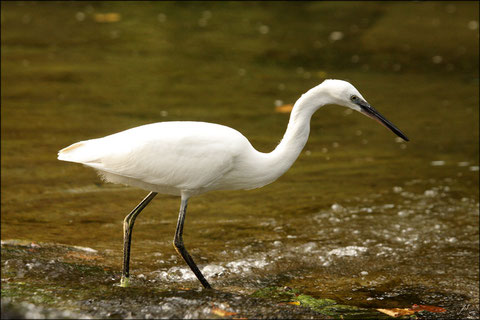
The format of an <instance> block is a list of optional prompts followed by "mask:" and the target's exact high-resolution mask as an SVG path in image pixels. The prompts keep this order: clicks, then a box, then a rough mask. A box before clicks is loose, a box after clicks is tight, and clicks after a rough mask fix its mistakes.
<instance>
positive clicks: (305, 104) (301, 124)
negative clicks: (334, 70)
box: [262, 85, 328, 181]
mask: <svg viewBox="0 0 480 320" xmlns="http://www.w3.org/2000/svg"><path fill="white" fill-rule="evenodd" d="M322 93H323V89H322V85H319V86H317V87H315V88H313V89H310V90H309V91H308V92H306V93H305V94H303V95H302V96H301V97H300V98H299V99H298V100H297V102H296V103H295V105H294V106H293V109H292V112H291V114H290V120H289V122H288V126H287V130H286V131H285V134H284V136H283V139H282V141H281V142H280V143H279V144H278V146H277V147H276V148H275V150H273V151H272V152H270V153H267V154H265V156H264V158H263V161H262V164H263V165H262V167H264V169H265V171H268V172H269V174H268V176H269V178H270V180H271V181H273V180H275V179H277V178H278V177H279V176H281V175H282V174H283V173H285V172H286V171H287V170H288V169H289V168H290V167H291V166H292V164H293V163H294V162H295V160H296V159H297V158H298V156H299V155H300V152H301V151H302V149H303V147H304V146H305V144H306V143H307V140H308V135H309V133H310V119H311V118H312V115H313V114H314V113H315V111H317V110H318V109H319V108H320V107H322V106H324V105H325V104H327V103H328V96H326V95H322Z"/></svg>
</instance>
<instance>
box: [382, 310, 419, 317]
mask: <svg viewBox="0 0 480 320" xmlns="http://www.w3.org/2000/svg"><path fill="white" fill-rule="evenodd" d="M377 311H380V312H383V313H385V314H388V315H389V316H391V317H395V318H396V317H401V316H407V315H412V314H414V313H415V312H417V311H415V310H412V309H409V308H405V309H402V308H393V309H377Z"/></svg>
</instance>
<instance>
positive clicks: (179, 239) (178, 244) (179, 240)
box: [173, 198, 212, 289]
mask: <svg viewBox="0 0 480 320" xmlns="http://www.w3.org/2000/svg"><path fill="white" fill-rule="evenodd" d="M187 202H188V199H183V198H182V203H181V205H180V213H179V215H178V222H177V229H176V230H175V238H174V239H173V246H174V247H175V250H177V252H178V253H179V254H180V255H181V256H182V258H183V260H185V262H186V263H187V264H188V266H189V267H190V269H192V271H193V273H195V275H196V276H197V279H198V280H199V281H200V282H201V283H202V285H203V287H204V288H206V289H211V288H212V287H211V286H210V284H209V283H208V282H207V280H205V277H204V276H203V274H202V273H201V272H200V270H199V269H198V267H197V265H196V264H195V262H194V261H193V259H192V257H191V256H190V254H188V252H187V249H185V245H184V244H183V236H182V235H183V223H184V222H185V214H186V213H187Z"/></svg>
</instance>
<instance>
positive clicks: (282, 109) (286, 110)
mask: <svg viewBox="0 0 480 320" xmlns="http://www.w3.org/2000/svg"><path fill="white" fill-rule="evenodd" d="M292 109H293V105H292V104H284V105H283V106H277V107H275V112H278V113H290V111H292Z"/></svg>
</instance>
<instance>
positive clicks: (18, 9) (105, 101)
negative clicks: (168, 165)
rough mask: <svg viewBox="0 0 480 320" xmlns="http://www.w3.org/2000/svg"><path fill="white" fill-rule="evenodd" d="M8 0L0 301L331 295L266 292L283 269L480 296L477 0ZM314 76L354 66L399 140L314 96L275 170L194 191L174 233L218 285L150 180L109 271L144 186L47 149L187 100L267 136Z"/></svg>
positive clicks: (352, 73)
mask: <svg viewBox="0 0 480 320" xmlns="http://www.w3.org/2000/svg"><path fill="white" fill-rule="evenodd" d="M1 6H2V12H1V28H2V42H1V45H2V47H1V48H2V52H1V59H2V70H1V80H2V83H1V88H2V92H1V116H2V117H1V169H2V170H1V239H2V305H3V307H4V308H2V312H4V311H5V310H6V311H5V315H6V316H12V315H16V316H24V317H27V318H28V317H55V316H56V317H73V318H75V317H77V316H82V317H113V318H117V317H135V318H138V317H140V318H145V317H146V318H148V317H193V318H198V317H207V318H208V317H212V316H213V317H235V316H236V317H287V318H288V317H301V318H305V317H314V318H318V317H323V316H325V317H328V316H333V317H337V316H339V315H338V314H330V315H328V314H327V313H326V311H325V312H323V311H322V312H317V311H318V310H320V309H318V310H317V309H315V308H312V307H311V308H309V307H308V304H304V303H303V302H301V303H300V305H295V303H294V302H292V301H290V302H286V301H287V300H288V299H286V300H285V299H283V300H282V299H276V298H278V297H279V296H281V294H278V291H282V290H283V291H288V290H293V291H291V292H297V293H296V295H297V296H298V295H299V293H301V294H302V295H304V296H309V297H312V299H313V298H315V299H332V300H334V301H336V303H337V304H342V305H349V306H356V307H359V308H363V309H365V310H367V309H368V310H374V309H376V308H410V307H412V305H414V304H418V305H430V306H436V307H442V308H444V309H446V312H443V313H428V312H424V313H421V314H420V315H421V317H424V318H429V317H433V318H437V319H441V318H445V319H447V318H458V317H459V318H472V319H474V318H478V315H479V313H478V302H479V290H478V283H479V262H478V261H479V176H478V175H479V173H478V168H479V134H478V131H479V92H478V85H479V83H478V79H479V78H478V40H479V29H478V20H479V19H478V2H426V3H416V2H415V3H408V2H407V3H402V2H390V3H378V2H377V3H376V2H338V3H335V2H306V3H289V2H282V3H275V2H273V3H272V2H269V3H249V4H244V3H240V2H232V3H217V2H214V3H211V2H196V3H174V2H169V3H145V2H142V3H137V4H133V3H129V2H109V3H103V2H68V3H53V2H48V3H40V2H8V3H5V2H2V4H1ZM326 78H338V79H345V80H348V81H350V82H352V83H353V84H354V85H355V86H356V87H357V88H358V89H359V90H360V92H362V94H363V96H364V97H365V98H366V99H367V100H368V101H369V102H370V104H372V105H373V106H374V107H375V108H376V109H378V110H379V111H380V112H381V113H382V114H384V115H385V116H386V117H387V118H388V119H389V120H391V121H392V122H393V123H394V124H395V125H397V126H398V127H399V128H400V129H401V130H402V131H404V132H405V133H406V134H407V136H408V137H409V138H410V142H408V143H405V142H401V141H400V140H399V139H398V138H396V137H395V136H394V135H393V134H392V133H391V132H390V131H388V130H385V128H383V127H381V126H379V125H378V124H377V123H375V122H373V121H371V120H370V119H368V118H366V117H364V116H362V115H360V114H358V113H352V112H350V111H349V110H346V109H345V108H343V107H338V106H326V107H324V108H322V109H321V110H319V111H318V112H317V113H316V114H315V115H314V117H313V118H312V123H311V133H310V139H309V141H308V143H307V145H306V147H305V149H304V150H303V152H302V153H301V155H300V157H299V158H298V160H297V161H296V163H295V164H294V165H293V167H292V168H291V169H290V170H289V171H288V172H287V173H286V174H285V175H284V176H282V177H281V178H279V179H278V180H277V181H276V182H274V183H273V184H271V185H268V186H266V187H264V188H261V189H257V190H250V191H219V192H212V193H209V194H205V195H202V196H199V197H194V198H192V199H191V200H190V202H189V212H188V216H187V218H186V223H185V231H184V232H185V233H184V240H185V244H186V247H187V248H188V249H189V251H190V253H191V254H192V256H193V257H194V259H195V260H196V261H197V264H198V265H199V266H200V269H202V270H203V273H204V274H205V276H206V278H207V279H208V280H209V282H210V283H211V284H212V286H213V287H214V288H215V289H216V290H215V291H214V292H205V291H203V290H201V289H200V284H199V283H198V281H197V280H196V279H195V278H194V276H193V274H192V273H191V272H190V270H189V269H188V267H187V266H186V264H185V263H184V262H183V260H182V259H181V258H180V257H179V256H178V255H177V254H176V252H175V250H174V248H173V246H172V240H173V235H174V231H175V224H176V220H177V213H178V209H179V206H180V200H179V198H177V197H172V196H165V195H159V196H157V197H156V198H155V199H154V200H153V201H152V203H151V204H150V205H149V206H148V207H147V208H146V209H145V210H144V212H142V214H141V215H140V216H139V217H138V219H137V221H136V225H135V229H134V232H133V244H132V257H131V273H132V288H128V289H125V290H123V289H121V288H118V287H116V286H115V284H116V283H118V281H119V275H120V272H121V263H122V237H123V233H122V223H123V218H124V216H125V215H126V214H127V213H128V212H130V210H131V209H133V207H135V205H137V203H138V202H139V201H140V200H141V199H142V198H143V197H144V196H145V195H146V192H145V191H142V190H138V189H134V188H130V187H125V186H118V185H112V184H107V183H104V182H102V181H101V179H100V178H99V177H97V176H96V174H95V172H94V171H93V170H91V169H89V168H86V167H83V166H81V165H77V164H73V163H66V162H60V161H58V160H57V159H56V153H57V151H58V150H59V149H61V148H63V147H65V146H67V145H69V144H71V143H73V142H77V141H80V140H84V139H91V138H97V137H101V136H105V135H108V134H111V133H115V132H118V131H121V130H124V129H128V128H131V127H134V126H138V125H142V124H146V123H152V122H158V121H170V120H196V121H207V122H215V123H221V124H224V125H227V126H230V127H233V128H235V129H237V130H239V131H240V132H242V133H243V134H244V135H245V136H246V137H247V138H248V139H249V140H250V141H251V142H252V144H253V146H254V147H256V148H257V149H258V150H260V151H263V152H268V151H271V150H273V148H274V147H275V146H276V144H277V143H278V141H279V140H280V139H281V137H282V135H283V133H284V130H285V129H286V125H287V122H288V116H289V115H288V113H281V112H276V110H277V111H278V109H276V107H278V106H281V105H285V104H291V103H294V102H295V100H296V99H297V98H298V97H299V96H300V95H301V94H302V93H304V92H305V91H307V90H308V89H310V88H311V87H313V86H315V85H317V84H318V83H320V82H321V81H323V80H324V79H326ZM272 288H273V289H272ZM268 290H273V291H268ZM275 290H276V291H275ZM265 292H267V293H265ZM272 292H277V293H275V294H274V293H272ZM289 292H290V291H289ZM283 294H285V292H283ZM290 300H291V299H290ZM319 301H320V300H319ZM322 301H323V300H322ZM325 301H326V300H325ZM215 308H216V309H215ZM363 309H362V310H363ZM49 310H50V311H49ZM51 310H56V311H51ZM219 310H220V311H219ZM322 310H323V309H322ZM55 312H56V313H55ZM222 312H224V313H222ZM225 312H226V313H225ZM2 315H3V313H2ZM2 317H3V316H2ZM346 317H347V318H348V316H346ZM352 317H353V316H352Z"/></svg>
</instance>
